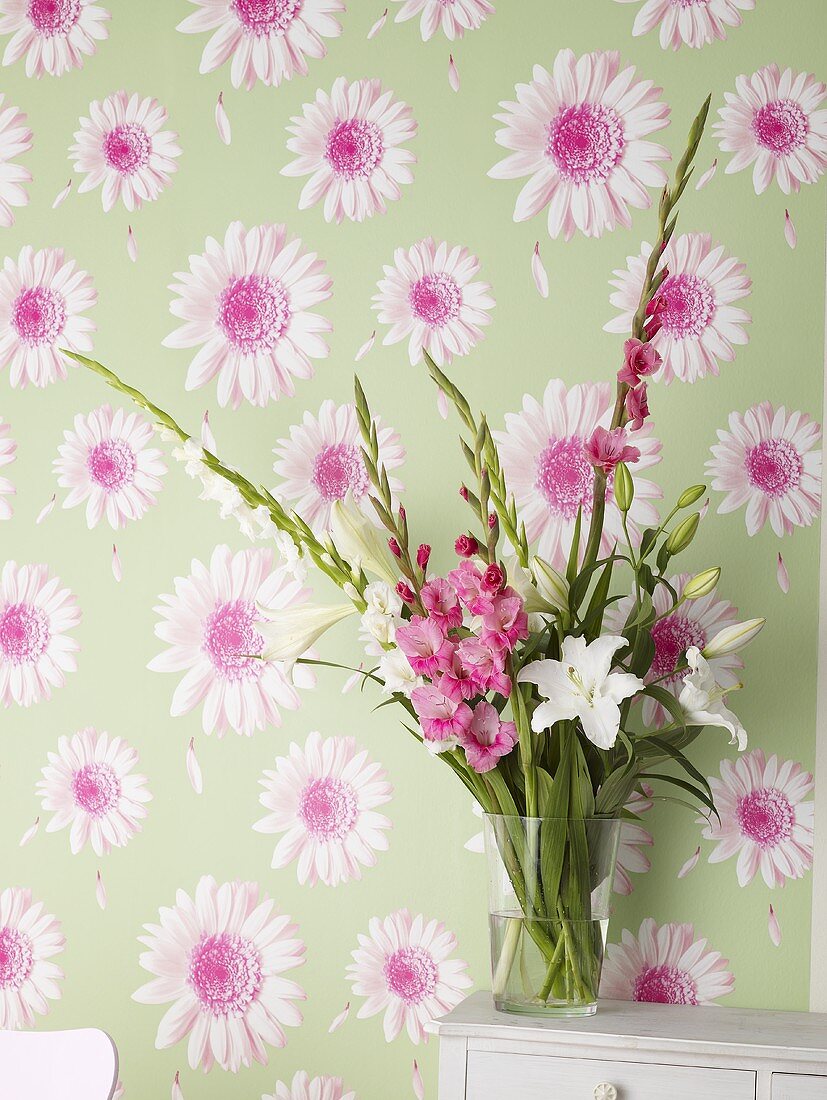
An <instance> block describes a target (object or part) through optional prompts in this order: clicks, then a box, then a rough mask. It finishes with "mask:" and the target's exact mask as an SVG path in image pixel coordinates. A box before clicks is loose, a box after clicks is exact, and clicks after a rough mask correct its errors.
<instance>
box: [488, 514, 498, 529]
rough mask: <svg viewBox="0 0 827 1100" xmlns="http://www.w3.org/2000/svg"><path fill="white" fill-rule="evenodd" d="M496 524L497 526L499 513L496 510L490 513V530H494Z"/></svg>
mask: <svg viewBox="0 0 827 1100" xmlns="http://www.w3.org/2000/svg"><path fill="white" fill-rule="evenodd" d="M496 526H497V513H496V512H489V513H488V529H489V531H493V530H494V528H495V527H496Z"/></svg>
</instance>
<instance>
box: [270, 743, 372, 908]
mask: <svg viewBox="0 0 827 1100" xmlns="http://www.w3.org/2000/svg"><path fill="white" fill-rule="evenodd" d="M261 785H262V787H264V793H263V794H262V795H261V796H260V798H259V801H260V802H261V804H262V806H264V808H265V809H266V810H267V811H268V812H267V814H266V815H265V816H264V817H263V818H262V819H261V820H260V821H257V822H256V824H255V825H254V826H253V828H254V829H255V830H256V831H257V832H259V833H284V836H282V838H281V839H280V840H279V842H278V844H277V845H276V848H275V851H274V852H273V862H272V866H273V867H278V868H281V867H286V866H287V865H288V864H289V863H292V862H293V860H294V859H295V860H298V865H297V868H296V873H297V876H298V880H299V882H300V883H301V884H302V885H304V884H305V883H309V884H310V885H311V886H315V885H316V883H317V882H320V881H321V882H323V883H324V884H325V886H338V885H339V883H340V882H348V881H349V880H350V879H354V878H355V879H359V878H361V877H362V867H373V866H374V865H375V863H376V853H377V852H384V851H386V850H387V847H388V840H387V837H386V836H385V831H386V830H387V829H390V827H391V823H390V821H388V819H387V818H386V817H385V816H384V814H380V813H377V810H376V808H377V806H382V805H383V804H384V803H386V802H389V801H390V798H391V795H392V793H393V788H392V787H391V785H390V783H389V782H388V777H387V773H386V772H385V770H384V769H383V768H382V767H381V765H379V764H374V763H371V762H370V761H369V759H368V754H367V752H366V751H365V750H362V751H361V752H358V751H357V749H356V741H355V739H354V738H353V737H328V738H326V739H325V740H322V737H321V735H320V734H318V733H311V734H310V736H309V737H308V738H307V743H306V744H305V746H304V748H301V746H299V745H297V744H296V743H295V742H292V743H291V745H290V749H289V756H278V757H276V770H275V771H274V772H273V771H266V772H265V773H264V779H262V780H261Z"/></svg>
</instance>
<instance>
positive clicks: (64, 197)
mask: <svg viewBox="0 0 827 1100" xmlns="http://www.w3.org/2000/svg"><path fill="white" fill-rule="evenodd" d="M71 190H72V181H71V180H69V182H68V183H67V184H66V186H65V187H64V188H63V190H62V191H61V192H60V193H59V194H58V196H57V198H56V199H55V201H54V202H53V203H52V210H57V208H58V207H59V206H60V205H61V204H62V203H64V202H66V200H67V199H68V197H69V192H70V191H71Z"/></svg>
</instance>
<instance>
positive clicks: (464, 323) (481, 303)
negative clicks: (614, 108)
mask: <svg viewBox="0 0 827 1100" xmlns="http://www.w3.org/2000/svg"><path fill="white" fill-rule="evenodd" d="M479 271H480V262H479V260H478V259H477V257H476V256H474V255H472V254H471V253H470V252H469V251H468V249H467V248H462V247H461V246H459V245H455V246H451V245H448V244H446V243H445V241H440V242H439V243H437V242H436V241H435V240H434V239H433V237H426V238H425V239H424V240H422V241H419V242H418V243H417V244H414V245H411V247H410V248H397V249H396V251H395V252H394V254H393V264H392V265H391V266H388V265H387V264H386V265H385V266H384V272H385V277H384V279H382V280H380V282H379V285H378V290H379V293H378V294H376V295H375V296H374V298H373V302H374V306H373V308H374V309H375V310H376V311H377V313H378V315H379V321H380V322H381V323H382V324H383V325H390V326H391V328H390V331H389V332H388V333H387V334H386V335H385V338H384V340H383V341H382V343H383V344H398V343H399V341H400V340H405V339H407V341H408V358H409V359H410V361H411V364H412V365H413V366H415V365H416V364H417V363H420V362H421V361H422V349H423V348H425V349H426V350H427V352H428V353H429V355H431V357H432V358H433V359H434V360H435V361H436V362H437V363H439V364H440V366H441V365H443V364H447V363H450V362H451V361H452V360H453V358H454V356H455V355H467V354H468V353H469V352H470V351H471V349H472V348H473V347H474V346H475V345H476V344H478V343H479V342H480V340H482V338H483V331H482V330H483V328H484V327H485V326H486V325H488V324H490V322H491V318H490V317H489V316H488V314H489V311H490V310H492V309H493V308H494V305H495V302H494V299H493V297H492V296H491V287H490V286H489V285H488V283H484V282H482V281H481V280H480V279H478V278H477V276H478V275H479Z"/></svg>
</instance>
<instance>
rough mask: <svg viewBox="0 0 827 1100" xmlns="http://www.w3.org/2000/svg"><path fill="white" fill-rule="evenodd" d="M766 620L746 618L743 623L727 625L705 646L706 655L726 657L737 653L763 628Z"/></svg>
mask: <svg viewBox="0 0 827 1100" xmlns="http://www.w3.org/2000/svg"><path fill="white" fill-rule="evenodd" d="M766 621H767V620H766V619H746V620H745V621H744V622H742V623H733V624H732V625H731V626H725V627H724V628H723V630H719V631H718V633H717V634H716V635H715V637H714V638H713V639H712V641H710V642H707V644H706V645H705V646H704V657H724V656H725V655H726V654H727V653H736V652H737V651H738V650H739V649H743V648H744V646H745V645H747V644H748V643H749V642H751V641H752V639H753V638H754V637H755V635H756V634H758V633H759V632H760V631H761V630H762V629H763V627H764V623H765V622H766Z"/></svg>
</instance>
